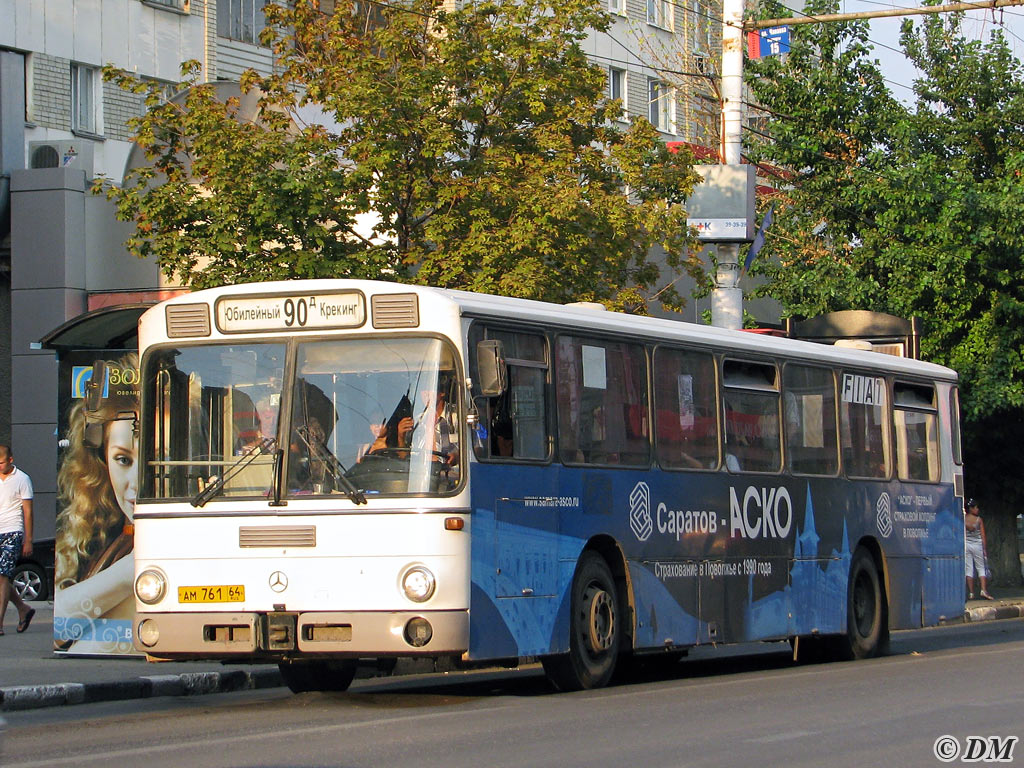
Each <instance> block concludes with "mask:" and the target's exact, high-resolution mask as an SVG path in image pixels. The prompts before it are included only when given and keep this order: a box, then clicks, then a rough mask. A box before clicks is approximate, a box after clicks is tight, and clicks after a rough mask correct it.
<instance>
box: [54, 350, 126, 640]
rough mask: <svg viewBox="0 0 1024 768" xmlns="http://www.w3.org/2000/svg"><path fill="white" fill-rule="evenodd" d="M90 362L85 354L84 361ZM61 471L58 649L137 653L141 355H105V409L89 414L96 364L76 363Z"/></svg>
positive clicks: (56, 601) (56, 580)
mask: <svg viewBox="0 0 1024 768" xmlns="http://www.w3.org/2000/svg"><path fill="white" fill-rule="evenodd" d="M80 362H84V361H80ZM69 368H70V369H71V370H70V371H69V373H70V374H71V376H70V382H69V383H70V385H71V386H70V393H69V394H70V398H68V400H66V401H65V402H69V403H70V407H68V408H67V409H62V411H64V413H66V414H67V419H66V427H65V428H64V431H63V434H62V437H63V438H64V439H63V440H62V443H61V444H62V446H64V449H65V450H64V451H63V455H62V458H61V461H60V467H59V470H58V472H57V490H58V505H59V506H58V513H57V531H56V546H55V578H54V583H55V595H54V622H53V631H54V648H55V650H57V651H63V652H68V653H89V654H92V653H101V654H128V653H132V652H133V651H132V637H131V631H132V630H131V628H132V616H133V613H134V600H133V597H132V579H133V577H134V563H133V559H132V556H131V555H132V538H133V528H132V519H133V516H134V511H135V497H136V493H137V488H138V481H137V476H138V468H137V466H136V461H137V455H138V453H137V452H138V423H137V414H138V407H139V378H138V376H139V373H138V359H137V356H136V355H135V354H126V355H124V356H123V357H121V358H120V359H117V360H112V361H107V377H106V381H105V382H104V383H103V385H102V389H101V395H102V399H101V401H100V408H99V410H98V411H97V412H95V413H92V414H89V415H88V416H87V414H86V411H85V400H84V390H85V387H84V384H85V382H86V381H87V380H88V378H89V376H90V372H91V366H85V365H71V366H69Z"/></svg>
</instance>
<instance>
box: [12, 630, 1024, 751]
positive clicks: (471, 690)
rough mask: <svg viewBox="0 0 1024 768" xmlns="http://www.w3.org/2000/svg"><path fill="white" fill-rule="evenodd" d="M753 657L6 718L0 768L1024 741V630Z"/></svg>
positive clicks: (380, 683) (704, 653)
mask: <svg viewBox="0 0 1024 768" xmlns="http://www.w3.org/2000/svg"><path fill="white" fill-rule="evenodd" d="M742 650H750V649H749V648H744V649H742ZM756 650H757V652H756V653H754V654H752V655H742V656H738V655H735V650H728V651H723V650H717V651H716V650H713V649H709V650H701V651H700V653H699V654H698V653H695V654H693V656H691V658H690V659H687V660H685V661H683V662H681V663H679V664H678V665H676V666H674V667H673V668H671V669H667V670H666V669H662V670H659V671H657V673H656V674H649V675H643V676H641V677H640V678H639V679H637V678H634V679H633V680H632V681H631V682H628V683H624V684H620V685H616V686H613V687H611V688H608V689H605V690H601V691H588V692H582V693H576V694H555V693H552V692H551V689H550V688H549V687H548V685H547V683H546V682H545V680H544V678H543V675H542V674H541V673H540V671H539V669H537V668H530V669H525V670H519V671H509V672H503V673H494V672H487V673H479V672H478V673H470V674H462V673H460V674H452V675H445V676H440V675H438V676H429V677H422V678H403V679H390V680H373V681H359V682H357V684H356V685H355V686H354V687H353V688H352V690H351V691H349V692H348V693H344V694H303V695H301V696H292V695H290V694H288V693H286V692H284V691H282V690H269V691H250V692H244V693H233V694H222V695H216V696H205V697H202V698H201V699H188V698H183V699H182V698H178V699H173V698H168V699H150V700H145V701H135V702H119V703H110V704H96V705H82V706H78V707H58V708H54V709H51V710H35V711H30V712H10V713H5V716H6V717H7V720H8V728H7V732H6V734H5V737H4V742H3V746H2V748H0V749H2V751H0V757H2V759H0V763H2V764H3V765H5V766H8V768H29V766H32V767H35V766H53V765H75V766H82V767H83V768H84V767H85V766H93V765H103V766H127V765H145V766H147V768H159V767H161V766H175V767H177V766H181V765H190V766H191V765H195V766H231V767H232V768H241V767H242V766H273V767H282V768H283V767H284V766H344V767H345V768H349V767H353V768H354V767H355V766H367V768H379V766H398V767H399V768H401V767H402V766H406V765H415V766H440V765H444V766H446V768H459V767H461V766H467V767H470V766H472V768H478V767H479V766H516V767H517V768H522V767H523V766H557V767H558V768H572V767H574V766H587V767H588V768H593V767H594V766H642V767H643V768H658V767H659V766H671V767H673V768H677V767H680V766H714V767H715V768H721V767H722V766H783V765H784V766H787V767H788V768H799V767H800V766H814V767H815V768H818V766H822V765H828V766H856V767H857V768H862V767H863V766H873V765H899V766H901V768H908V767H910V766H935V765H940V764H941V763H940V762H939V761H938V760H937V759H936V758H935V756H934V753H933V749H934V746H935V743H936V740H938V739H939V738H940V737H943V736H952V737H954V738H955V739H956V740H957V742H958V743H959V744H960V745H961V746H964V745H965V744H966V739H967V737H969V736H983V737H992V736H995V737H998V738H999V739H1001V740H1003V741H1004V743H1005V740H1006V739H1007V738H1008V737H1017V738H1018V739H1021V738H1024V619H1015V620H1008V621H999V622H989V623H986V624H984V625H966V626H956V627H946V628H939V629H932V630H923V631H918V632H909V633H898V634H896V635H894V638H893V647H892V654H891V655H889V656H887V657H885V658H881V659H874V660H870V661H864V662H848V663H834V664H820V665H807V666H794V665H793V664H792V663H791V662H790V660H789V654H788V653H787V652H786V649H785V647H784V646H779V645H772V646H760V647H758V648H757V649H756ZM1012 756H1013V763H1019V764H1022V765H1024V747H1022V746H1020V745H1019V744H1018V745H1016V747H1015V748H1014V751H1013V754H1012ZM954 764H960V763H959V760H956V761H954Z"/></svg>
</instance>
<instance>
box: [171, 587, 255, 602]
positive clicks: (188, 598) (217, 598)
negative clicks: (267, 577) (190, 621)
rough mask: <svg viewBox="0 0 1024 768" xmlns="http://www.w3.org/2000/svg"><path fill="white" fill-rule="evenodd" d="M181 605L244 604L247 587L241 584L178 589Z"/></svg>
mask: <svg viewBox="0 0 1024 768" xmlns="http://www.w3.org/2000/svg"><path fill="white" fill-rule="evenodd" d="M178 602H179V603H244V602H245V587H244V586H242V585H241V584H218V585H216V586H212V587H178Z"/></svg>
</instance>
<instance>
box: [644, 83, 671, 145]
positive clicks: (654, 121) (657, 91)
mask: <svg viewBox="0 0 1024 768" xmlns="http://www.w3.org/2000/svg"><path fill="white" fill-rule="evenodd" d="M675 94H676V92H675V89H674V88H671V87H670V86H668V85H667V84H665V83H663V82H662V81H661V80H658V79H657V78H654V77H649V78H647V103H648V119H649V120H650V121H651V125H653V126H654V127H655V128H657V129H658V130H659V131H662V132H664V133H672V132H673V127H672V126H673V123H674V121H675V114H674V108H673V107H674V104H675Z"/></svg>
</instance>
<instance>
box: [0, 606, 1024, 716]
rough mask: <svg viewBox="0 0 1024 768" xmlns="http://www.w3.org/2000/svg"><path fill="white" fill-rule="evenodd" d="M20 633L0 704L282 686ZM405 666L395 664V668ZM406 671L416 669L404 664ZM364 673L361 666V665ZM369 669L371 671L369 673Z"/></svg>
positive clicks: (44, 612) (7, 640)
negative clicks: (66, 652) (76, 650)
mask: <svg viewBox="0 0 1024 768" xmlns="http://www.w3.org/2000/svg"><path fill="white" fill-rule="evenodd" d="M991 591H992V594H993V596H994V597H995V598H996V599H995V600H991V601H990V600H970V601H968V603H967V606H966V608H965V611H964V617H963V621H966V622H977V621H992V620H995V619H1010V618H1019V617H1022V616H1024V588H1020V587H1017V588H1010V589H999V588H994V589H992V590H991ZM32 605H33V607H34V608H35V610H36V615H35V618H34V619H33V620H32V625H31V626H30V627H29V629H28V631H27V632H24V633H22V634H18V633H17V632H15V626H16V624H17V620H16V617H15V616H14V615H13V613H14V609H13V606H10V607H8V609H7V622H6V626H5V627H4V629H5V632H6V633H5V634H4V636H3V637H0V710H16V709H36V708H39V707H52V706H60V705H64V704H85V703H90V702H98V701H115V700H125V699H144V698H150V697H152V696H194V695H201V694H207V693H225V692H228V691H239V690H251V689H255V688H272V687H276V686H280V685H283V683H282V681H281V675H280V673H279V672H278V671H277V665H276V664H243V665H224V664H220V663H219V662H209V661H204V662H200V661H189V662H161V663H158V664H151V663H149V662H147V661H146V660H145V659H144V658H141V657H140V658H110V657H74V656H71V657H68V656H58V655H55V654H54V653H53V652H52V650H51V649H52V643H53V603H42V602H39V603H33V604H32ZM404 667H405V665H404V664H402V665H400V666H399V667H398V668H396V670H395V674H402V673H403V671H406V670H404ZM407 671H408V672H412V671H416V672H422V671H424V670H423V667H422V666H421V665H411V667H410V669H409V670H407ZM368 672H369V670H368ZM371 674H372V673H371Z"/></svg>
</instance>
